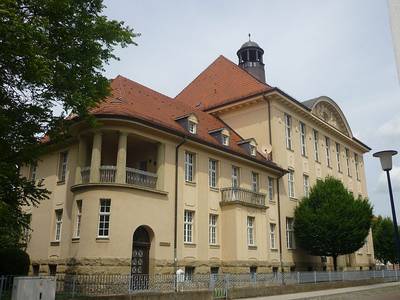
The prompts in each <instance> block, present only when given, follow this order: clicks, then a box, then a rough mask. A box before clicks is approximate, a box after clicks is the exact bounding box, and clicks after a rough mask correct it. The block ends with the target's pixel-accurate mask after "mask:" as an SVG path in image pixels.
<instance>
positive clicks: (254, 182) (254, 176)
mask: <svg viewBox="0 0 400 300" xmlns="http://www.w3.org/2000/svg"><path fill="white" fill-rule="evenodd" d="M251 189H252V191H253V192H258V191H259V190H260V186H259V176H258V173H255V172H251Z"/></svg>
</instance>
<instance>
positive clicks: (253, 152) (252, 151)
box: [250, 145, 257, 156]
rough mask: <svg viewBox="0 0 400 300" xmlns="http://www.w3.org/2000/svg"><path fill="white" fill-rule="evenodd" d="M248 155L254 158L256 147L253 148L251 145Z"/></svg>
mask: <svg viewBox="0 0 400 300" xmlns="http://www.w3.org/2000/svg"><path fill="white" fill-rule="evenodd" d="M250 155H251V156H256V155H257V151H256V147H255V146H253V145H250Z"/></svg>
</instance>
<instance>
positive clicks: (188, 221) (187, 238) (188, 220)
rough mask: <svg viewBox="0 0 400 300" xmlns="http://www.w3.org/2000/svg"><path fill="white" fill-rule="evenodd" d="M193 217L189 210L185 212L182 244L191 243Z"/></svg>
mask: <svg viewBox="0 0 400 300" xmlns="http://www.w3.org/2000/svg"><path fill="white" fill-rule="evenodd" d="M193 215H194V212H193V211H191V210H185V213H184V216H183V242H185V243H193Z"/></svg>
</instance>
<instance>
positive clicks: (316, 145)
mask: <svg viewBox="0 0 400 300" xmlns="http://www.w3.org/2000/svg"><path fill="white" fill-rule="evenodd" d="M313 138H314V159H315V161H319V152H318V131H316V130H315V129H313Z"/></svg>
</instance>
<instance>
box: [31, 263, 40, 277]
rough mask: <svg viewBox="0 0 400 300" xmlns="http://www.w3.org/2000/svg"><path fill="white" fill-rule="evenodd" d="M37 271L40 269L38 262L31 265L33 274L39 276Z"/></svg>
mask: <svg viewBox="0 0 400 300" xmlns="http://www.w3.org/2000/svg"><path fill="white" fill-rule="evenodd" d="M39 271H40V265H38V264H34V265H32V273H33V276H39Z"/></svg>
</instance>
